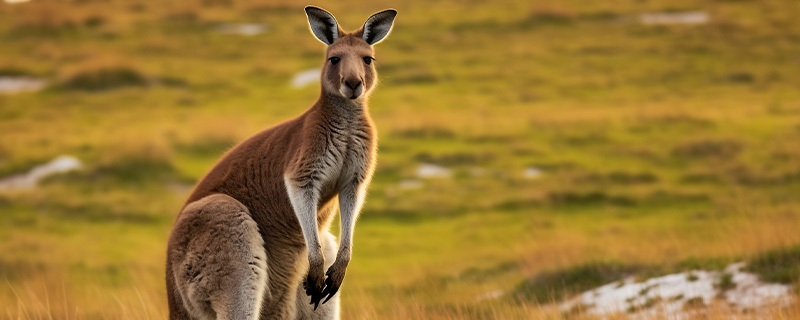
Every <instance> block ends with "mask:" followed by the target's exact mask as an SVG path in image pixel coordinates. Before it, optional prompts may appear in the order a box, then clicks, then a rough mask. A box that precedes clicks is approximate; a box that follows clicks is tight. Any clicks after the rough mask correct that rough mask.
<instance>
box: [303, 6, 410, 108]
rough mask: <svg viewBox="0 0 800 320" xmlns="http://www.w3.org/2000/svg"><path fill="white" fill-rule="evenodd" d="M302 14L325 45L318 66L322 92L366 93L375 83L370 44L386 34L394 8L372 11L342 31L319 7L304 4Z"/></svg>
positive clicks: (354, 96)
mask: <svg viewBox="0 0 800 320" xmlns="http://www.w3.org/2000/svg"><path fill="white" fill-rule="evenodd" d="M306 15H307V16H308V24H309V25H310V26H311V32H313V33H314V36H316V37H317V39H319V41H322V42H323V43H325V44H327V45H328V50H327V52H326V55H325V64H324V65H323V67H322V92H323V93H324V94H333V95H339V96H342V97H344V98H346V99H350V100H356V99H362V98H363V97H365V96H368V95H369V93H370V92H371V91H372V88H374V87H375V84H376V83H377V73H376V72H375V65H374V64H373V63H372V62H373V61H375V51H374V50H373V49H372V46H373V45H374V44H376V43H378V42H380V41H381V40H383V39H384V38H386V36H387V35H389V32H390V31H391V30H392V22H394V17H395V16H396V15H397V11H395V10H392V9H389V10H384V11H381V12H378V13H376V14H373V15H372V16H370V17H369V18H368V19H367V22H365V23H364V25H363V26H362V27H361V28H360V29H358V30H356V31H354V32H351V33H347V32H344V30H342V28H340V27H339V23H337V22H336V18H334V17H333V15H332V14H330V13H329V12H327V11H325V10H323V9H321V8H317V7H312V6H308V7H306Z"/></svg>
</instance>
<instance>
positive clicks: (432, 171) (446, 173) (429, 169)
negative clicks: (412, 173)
mask: <svg viewBox="0 0 800 320" xmlns="http://www.w3.org/2000/svg"><path fill="white" fill-rule="evenodd" d="M452 175H453V172H452V171H451V170H450V169H447V168H445V167H441V166H438V165H435V164H430V163H421V164H420V165H419V167H417V177H420V178H423V179H424V178H449V177H450V176H452Z"/></svg>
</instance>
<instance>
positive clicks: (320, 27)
mask: <svg viewBox="0 0 800 320" xmlns="http://www.w3.org/2000/svg"><path fill="white" fill-rule="evenodd" d="M306 16H308V25H309V26H310V27H311V32H312V33H314V36H316V37H317V39H319V41H322V42H323V43H325V44H327V45H331V44H333V42H334V41H336V39H339V34H340V33H341V32H339V31H340V30H341V29H340V28H339V23H338V22H336V18H334V17H333V15H332V14H331V13H330V12H328V11H325V9H322V8H317V7H314V6H307V7H306Z"/></svg>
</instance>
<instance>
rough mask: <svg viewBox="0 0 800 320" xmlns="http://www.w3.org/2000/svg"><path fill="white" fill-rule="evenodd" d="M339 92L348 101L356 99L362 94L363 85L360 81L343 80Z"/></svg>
mask: <svg viewBox="0 0 800 320" xmlns="http://www.w3.org/2000/svg"><path fill="white" fill-rule="evenodd" d="M339 92H341V93H342V95H343V96H345V97H348V98H350V99H357V98H358V97H359V96H361V94H362V93H363V92H364V83H363V81H361V80H345V81H343V82H342V87H341V88H340V90H339Z"/></svg>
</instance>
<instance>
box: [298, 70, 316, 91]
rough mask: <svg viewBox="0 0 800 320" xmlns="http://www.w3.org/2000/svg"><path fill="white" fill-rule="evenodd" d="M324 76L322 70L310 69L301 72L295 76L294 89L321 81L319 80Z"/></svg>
mask: <svg viewBox="0 0 800 320" xmlns="http://www.w3.org/2000/svg"><path fill="white" fill-rule="evenodd" d="M321 76H322V70H320V69H308V70H306V71H302V72H299V73H298V74H296V75H294V78H292V88H302V87H305V86H307V85H309V84H311V83H314V82H317V81H319V78H320V77H321Z"/></svg>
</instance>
